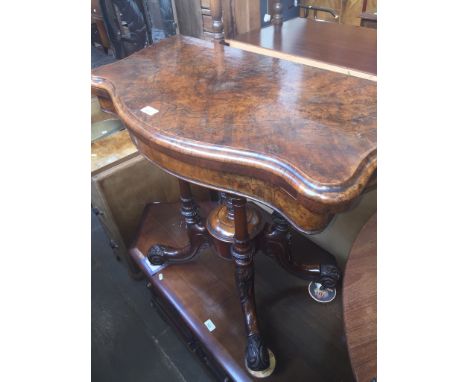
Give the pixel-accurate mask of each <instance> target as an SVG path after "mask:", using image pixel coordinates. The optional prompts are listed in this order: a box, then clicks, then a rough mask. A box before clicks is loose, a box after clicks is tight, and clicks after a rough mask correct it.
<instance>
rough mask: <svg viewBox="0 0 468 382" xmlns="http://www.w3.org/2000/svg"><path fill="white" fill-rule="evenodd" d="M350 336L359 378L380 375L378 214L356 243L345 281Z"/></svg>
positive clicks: (360, 381) (366, 380)
mask: <svg viewBox="0 0 468 382" xmlns="http://www.w3.org/2000/svg"><path fill="white" fill-rule="evenodd" d="M343 310H344V323H345V331H346V338H347V342H348V349H349V356H350V359H351V364H352V366H353V371H354V374H355V376H356V379H357V381H358V382H369V381H371V380H372V378H374V377H377V214H375V215H374V216H372V218H371V219H370V220H369V221H368V222H367V223H366V225H365V226H364V227H363V228H362V230H361V232H360V233H359V236H358V237H357V238H356V241H355V242H354V244H353V247H352V249H351V253H350V255H349V258H348V263H347V265H346V270H345V276H344V283H343Z"/></svg>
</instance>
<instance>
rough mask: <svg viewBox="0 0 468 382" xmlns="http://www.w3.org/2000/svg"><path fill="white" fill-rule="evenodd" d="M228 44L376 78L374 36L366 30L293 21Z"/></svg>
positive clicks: (304, 20)
mask: <svg viewBox="0 0 468 382" xmlns="http://www.w3.org/2000/svg"><path fill="white" fill-rule="evenodd" d="M229 42H230V43H231V45H232V46H239V47H240V46H241V45H239V44H237V45H236V43H242V44H247V45H250V46H254V47H260V48H263V49H268V50H273V51H277V52H281V53H283V54H287V55H290V56H292V57H301V58H306V59H310V60H315V61H320V62H323V63H328V64H332V65H335V66H338V67H342V68H348V69H354V70H356V71H360V72H364V73H368V74H372V75H377V33H376V31H375V30H373V29H369V28H361V27H358V26H352V25H345V24H337V23H329V22H319V21H314V20H309V19H304V18H295V19H292V20H288V21H285V22H284V23H283V24H282V25H281V26H280V27H277V26H269V27H266V28H263V29H257V30H254V31H250V32H247V33H244V34H241V35H238V36H235V37H234V38H233V39H231V40H229Z"/></svg>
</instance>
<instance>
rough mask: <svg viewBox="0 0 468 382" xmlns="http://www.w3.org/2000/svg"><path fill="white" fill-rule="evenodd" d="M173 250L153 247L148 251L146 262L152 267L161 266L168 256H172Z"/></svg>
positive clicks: (157, 246) (158, 246)
mask: <svg viewBox="0 0 468 382" xmlns="http://www.w3.org/2000/svg"><path fill="white" fill-rule="evenodd" d="M174 252H176V250H175V249H173V248H170V247H166V246H164V245H159V244H156V245H153V246H152V247H151V248H150V249H149V251H148V255H147V257H148V260H149V262H150V263H151V264H153V265H163V264H164V263H165V262H166V261H167V260H168V257H169V256H171V255H172V256H174Z"/></svg>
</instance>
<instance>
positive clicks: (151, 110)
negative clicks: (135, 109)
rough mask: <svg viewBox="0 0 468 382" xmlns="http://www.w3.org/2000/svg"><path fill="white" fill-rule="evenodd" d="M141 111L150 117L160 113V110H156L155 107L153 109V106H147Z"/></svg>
mask: <svg viewBox="0 0 468 382" xmlns="http://www.w3.org/2000/svg"><path fill="white" fill-rule="evenodd" d="M140 111H142V112H143V113H145V114H148V115H155V114H156V113H159V110H158V109H155V108H154V107H151V106H145V107H144V108H143V109H140Z"/></svg>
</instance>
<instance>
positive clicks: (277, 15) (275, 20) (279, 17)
mask: <svg viewBox="0 0 468 382" xmlns="http://www.w3.org/2000/svg"><path fill="white" fill-rule="evenodd" d="M271 13H272V17H271V23H272V24H273V25H281V24H283V4H281V1H275V2H274V3H273V11H272V12H271Z"/></svg>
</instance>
